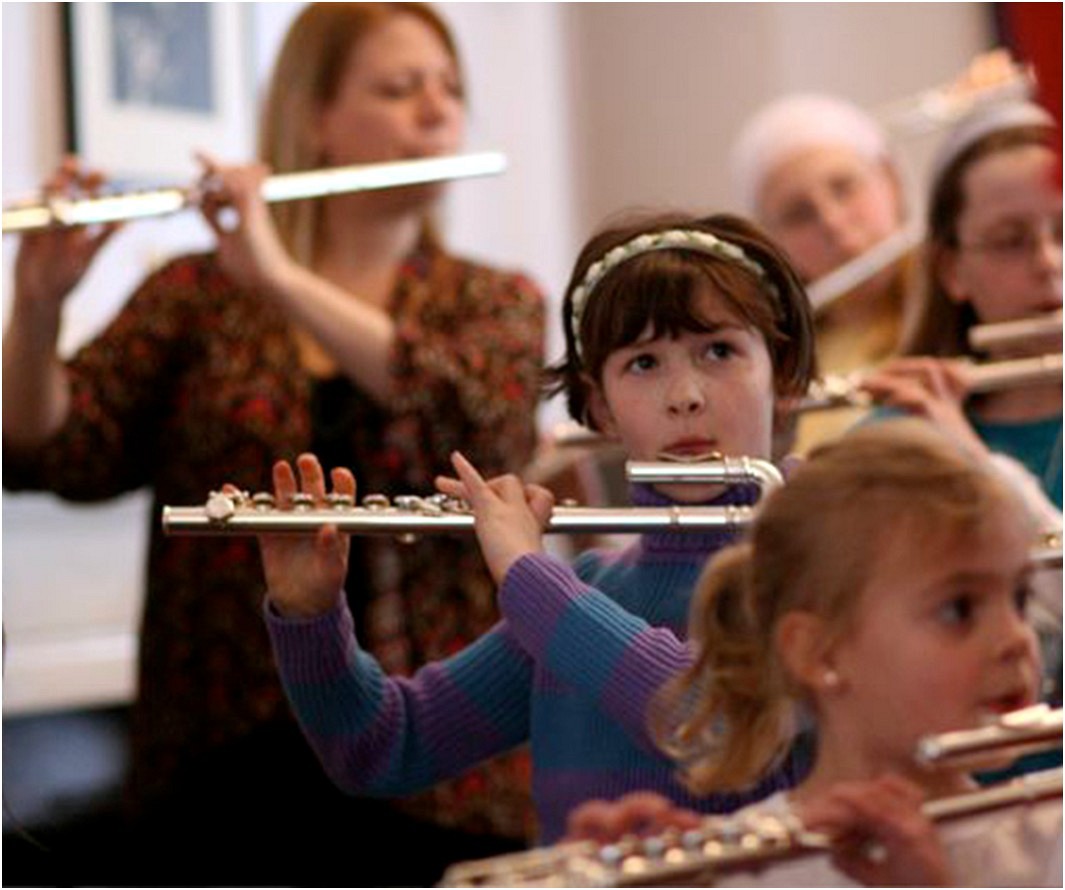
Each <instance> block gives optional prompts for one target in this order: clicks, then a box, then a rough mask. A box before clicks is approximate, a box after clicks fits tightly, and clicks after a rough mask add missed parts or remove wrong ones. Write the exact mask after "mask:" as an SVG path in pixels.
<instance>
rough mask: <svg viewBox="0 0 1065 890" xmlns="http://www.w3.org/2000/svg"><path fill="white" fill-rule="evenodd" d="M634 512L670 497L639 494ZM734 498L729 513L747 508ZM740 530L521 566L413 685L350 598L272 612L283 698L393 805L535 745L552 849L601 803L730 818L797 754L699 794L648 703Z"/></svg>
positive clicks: (348, 777) (323, 754) (321, 753)
mask: <svg viewBox="0 0 1065 890" xmlns="http://www.w3.org/2000/svg"><path fill="white" fill-rule="evenodd" d="M633 495H634V497H633V500H634V503H637V504H646V505H664V504H668V503H670V502H669V501H667V500H665V499H664V498H662V497H661V496H660V495H658V494H657V493H655V492H653V491H652V490H650V489H648V488H645V487H644V486H633ZM749 498H750V495H749V493H746V492H742V491H738V492H737V491H730V492H727V493H726V494H725V495H723V496H722V497H721V498H719V499H718V500H717V501H716V502H717V503H737V502H741V501H747V502H749ZM729 540H730V536H729V534H728V533H727V532H711V533H706V534H701V533H698V534H693V533H670V532H662V533H656V534H647V535H643V536H641V537H640V538H639V539H637V540H636V541H635V542H634V543H633V544H631V545H630V546H628V547H627V548H625V549H623V550H620V551H611V552H608V551H599V550H596V551H589V552H588V553H585V554H583V555H582V556H581V557H579V558H578V559H577V560H576V561H575V563H574V565H573V567H572V568H571V567H570V566H568V565H566V564H565V563H562V562H560V561H559V560H557V559H555V558H553V557H551V556H548V555H545V554H530V555H528V556H525V557H523V558H522V559H520V560H519V561H518V562H517V563H515V564H514V566H512V567H511V569H510V571H509V572H508V573H507V576H506V578H505V579H504V583H503V585H502V587H501V589H500V594H499V596H500V609H501V612H502V615H503V620H502V621H501V622H500V623H499V624H497V625H496V626H495V627H494V628H493V629H492V630H491V631H489V632H488V633H487V634H485V635H484V636H483V637H481V638H480V639H479V640H477V641H476V642H475V643H473V644H472V645H470V646H468V647H467V648H466V649H464V650H463V651H462V652H459V653H457V654H456V655H454V656H453V657H451V658H449V659H447V660H445V661H441V662H436V663H434V664H430V665H427V666H425V667H423V668H422V669H421V670H419V671H418V672H417V673H416V674H415V675H414V676H413V677H411V678H409V679H408V678H397V677H387V676H385V675H384V674H383V673H382V671H381V669H380V667H379V666H378V665H377V663H376V662H375V661H374V659H373V658H372V657H371V656H370V655H368V654H367V653H365V652H364V651H362V650H361V649H360V648H359V646H358V644H357V643H356V640H355V633H354V627H353V623H352V619H351V614H350V612H349V611H348V609H347V606H346V604H345V602H344V597H339V598H338V602H337V606H336V607H335V608H334V609H333V610H332V611H331V612H329V613H328V614H326V615H323V616H320V617H317V618H315V619H310V620H289V619H282V618H280V617H279V616H277V615H276V613H274V612H273V611H271V610H269V609H268V610H267V626H268V628H269V631H270V635H271V638H272V640H273V645H274V651H275V655H276V659H277V663H278V666H279V669H280V672H281V677H282V681H283V683H284V687H285V690H286V692H287V694H288V696H289V700H290V701H291V703H292V706H293V709H294V711H295V713H296V716H297V717H298V718H299V721H300V724H301V726H302V727H303V731H304V734H305V735H306V736H307V739H308V740H309V741H310V743H311V745H312V746H313V747H314V749H315V751H316V752H317V754H318V757H319V759H320V760H321V761H322V763H323V765H324V767H325V769H326V771H327V772H328V774H329V775H330V777H331V778H332V779H333V781H334V782H335V783H336V784H337V785H338V786H340V787H341V788H342V789H344V790H346V791H347V792H349V793H352V794H360V795H367V796H378V797H395V796H401V795H405V794H411V793H414V792H416V791H419V790H422V789H424V788H426V787H428V786H430V785H432V784H434V783H435V782H438V781H440V780H442V779H445V778H449V777H452V776H456V775H458V774H460V773H462V772H464V771H465V770H466V769H468V768H469V767H471V766H473V765H474V764H476V763H478V762H480V761H481V760H484V759H486V758H488V757H492V756H494V755H496V754H499V753H501V752H503V751H506V750H508V749H510V748H513V747H515V746H516V745H519V744H522V743H523V742H526V741H530V742H531V747H532V761H533V796H534V799H535V802H536V808H537V814H538V817H539V820H540V829H541V839H542V840H543V841H544V842H546V843H551V842H553V841H555V840H557V839H558V838H559V837H560V836H561V835H562V834H563V833H564V831H565V824H566V816H567V814H568V813H569V811H570V810H571V809H572V808H573V807H574V806H576V805H577V804H579V803H581V802H583V801H585V800H588V799H590V798H594V797H599V798H608V799H612V798H615V797H618V796H619V795H621V794H624V793H626V792H628V791H634V790H638V789H640V790H651V791H657V792H659V793H660V794H664V795H666V796H667V797H670V798H672V799H673V800H674V801H676V802H677V803H679V804H681V805H683V806H687V807H690V808H692V809H696V810H700V811H703V812H728V811H731V810H733V809H736V808H738V807H740V806H742V805H744V804H746V803H750V802H752V801H755V800H759V799H761V798H763V797H765V796H767V795H769V794H770V793H772V792H774V791H776V790H779V789H781V788H785V787H789V786H791V785H793V784H795V783H796V781H797V780H798V779H799V778H800V776H799V767H798V765H797V764H796V763H795V762H793V761H792V760H789V761H788V762H787V763H785V764H784V766H783V767H781V768H780V769H779V770H778V771H777V772H776V773H774V774H773V775H771V776H769V777H767V778H766V779H765V780H764V781H763V782H762V783H761V784H759V785H758V786H757V787H756V788H754V789H751V790H750V791H749V792H745V793H743V794H729V795H715V796H710V797H702V798H696V797H693V796H691V795H690V794H689V793H688V792H687V791H686V790H685V789H684V788H683V786H682V785H681V784H680V782H679V781H678V780H677V778H676V767H675V765H674V764H673V763H672V762H671V761H670V760H669V759H668V758H666V757H665V756H663V755H662V754H661V753H660V752H658V751H657V750H656V748H655V746H654V744H653V742H652V741H651V740H650V737H649V735H648V731H647V727H646V714H647V708H648V704H649V702H650V701H651V699H652V697H653V696H654V694H655V693H656V692H657V690H658V689H659V688H660V687H661V685H662V684H663V683H664V682H665V681H666V680H667V679H669V678H670V677H672V676H674V675H675V674H677V673H678V672H679V671H680V670H681V669H682V668H684V667H685V666H686V665H687V664H689V663H690V654H689V651H688V647H687V644H686V642H685V637H686V623H687V617H688V605H689V601H690V598H691V593H692V590H693V589H694V586H695V582H696V580H697V578H698V576H699V573H700V571H701V570H702V567H703V565H704V563H705V562H706V559H707V558H708V556H709V555H711V554H712V553H713V552H715V551H717V550H718V549H720V548H721V547H722V546H724V545H725V544H727V543H728V542H729Z"/></svg>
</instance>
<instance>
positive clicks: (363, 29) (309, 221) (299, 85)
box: [259, 3, 461, 265]
mask: <svg viewBox="0 0 1065 890" xmlns="http://www.w3.org/2000/svg"><path fill="white" fill-rule="evenodd" d="M398 15H408V16H413V17H415V18H417V19H418V20H420V21H421V22H423V23H424V24H426V25H428V26H429V28H431V29H432V30H433V31H434V32H435V33H436V34H437V35H438V36H439V37H440V40H441V41H442V42H443V44H444V46H445V47H446V48H447V51H448V53H449V54H450V55H451V57H452V59H453V60H454V61H455V65H456V68H457V69H458V70H459V72H460V77H461V62H460V59H459V55H458V49H457V47H456V45H455V40H454V38H453V37H452V35H451V31H450V30H449V29H448V26H447V25H446V24H445V22H444V20H443V19H441V18H440V16H439V15H437V13H436V12H434V11H433V9H432V7H430V6H429V5H428V4H425V3H312V4H310V5H309V6H307V7H306V8H305V9H304V10H303V11H302V12H301V13H300V14H299V15H298V16H297V17H296V19H295V21H293V23H292V25H291V27H290V28H289V31H288V34H287V35H286V37H285V41H284V43H283V44H282V46H281V51H280V53H279V54H278V57H277V62H276V63H275V65H274V70H273V74H272V76H271V78H270V84H269V87H268V88H267V93H266V98H265V101H264V103H263V107H262V113H261V117H260V124H259V158H260V160H262V161H264V162H265V163H267V164H269V165H270V167H271V168H272V169H273V171H274V172H275V173H287V172H292V171H297V170H311V169H315V168H317V167H321V166H322V157H321V154H320V150H319V148H318V145H317V140H316V138H315V133H316V130H317V126H318V116H319V114H320V113H321V111H322V110H323V109H324V108H326V107H327V106H328V105H329V104H330V103H331V102H332V101H333V100H334V99H335V98H336V96H337V93H338V91H339V88H340V84H341V82H342V80H343V77H344V75H345V73H346V72H347V69H348V64H349V62H350V59H351V56H352V53H354V52H356V51H357V48H358V44H359V41H360V40H362V39H363V38H364V37H365V36H366V35H367V34H369V33H371V32H372V31H374V30H376V29H377V28H379V27H381V26H382V25H383V24H385V23H386V22H387V21H389V20H391V19H392V18H394V17H395V16H398ZM321 208H322V202H321V201H287V202H283V203H278V204H272V205H271V207H270V211H271V213H272V214H273V216H274V220H275V222H276V224H277V228H278V233H279V234H280V236H281V241H282V243H283V244H284V245H285V247H286V249H287V250H288V251H289V253H290V254H291V255H292V257H293V258H294V259H296V260H297V261H299V262H301V263H303V264H305V265H306V264H310V263H311V262H312V261H313V259H314V247H315V244H316V243H317V240H318V235H319V231H318V228H319V226H320V224H321V223H320V220H321ZM426 233H427V234H430V235H431V227H430V226H429V225H428V221H427V226H426Z"/></svg>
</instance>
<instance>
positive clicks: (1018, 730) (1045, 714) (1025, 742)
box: [917, 704, 1062, 769]
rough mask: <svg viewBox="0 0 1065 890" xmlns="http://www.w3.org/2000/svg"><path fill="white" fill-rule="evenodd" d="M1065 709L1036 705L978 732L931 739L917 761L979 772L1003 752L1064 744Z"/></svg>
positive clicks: (919, 751) (922, 746) (921, 747)
mask: <svg viewBox="0 0 1065 890" xmlns="http://www.w3.org/2000/svg"><path fill="white" fill-rule="evenodd" d="M1061 728H1062V724H1061V708H1057V709H1054V708H1050V707H1049V706H1047V705H1045V704H1040V705H1034V706H1033V707H1030V708H1022V709H1021V710H1019V711H1013V712H1012V713H1009V714H1004V715H1003V716H1002V717H1000V718H999V719H998V720H996V721H994V722H993V723H990V724H988V725H987V726H981V727H979V728H977V729H965V730H960V731H957V732H946V733H942V734H940V735H934V736H928V737H927V738H924V739H922V740H921V741H920V742H919V743H918V746H917V761H918V762H919V763H922V764H925V765H928V766H943V765H948V766H956V765H958V764H964V765H965V766H966V767H967V768H970V769H978V768H980V767H981V765H982V764H981V761H982V759H983V758H985V757H990V758H991V759H992V760H994V759H995V758H996V757H997V756H999V755H1000V754H1001V752H1002V751H1004V750H1005V751H1007V752H1008V753H1010V754H1011V755H1016V754H1017V753H1018V752H1022V753H1023V752H1024V751H1026V750H1028V749H1031V750H1042V749H1044V748H1046V747H1048V746H1052V745H1055V744H1056V745H1060V744H1061Z"/></svg>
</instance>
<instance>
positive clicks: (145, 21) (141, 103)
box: [65, 3, 255, 183]
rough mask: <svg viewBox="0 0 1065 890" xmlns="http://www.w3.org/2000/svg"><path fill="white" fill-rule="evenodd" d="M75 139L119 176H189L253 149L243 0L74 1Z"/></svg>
mask: <svg viewBox="0 0 1065 890" xmlns="http://www.w3.org/2000/svg"><path fill="white" fill-rule="evenodd" d="M65 7H66V17H65V26H66V46H67V53H66V63H67V86H68V92H67V95H68V108H67V112H68V113H67V119H68V129H67V132H68V134H69V140H68V141H69V143H70V144H69V148H70V150H71V151H74V152H76V153H77V154H79V155H80V156H81V157H83V158H84V159H85V160H86V161H87V162H88V163H89V164H90V165H92V166H94V167H98V168H100V169H101V170H103V171H104V172H105V173H107V174H108V175H109V176H110V177H112V178H113V179H118V180H126V181H131V182H135V183H163V182H172V183H188V182H189V181H190V180H192V179H195V178H196V176H197V175H198V171H199V168H198V166H197V164H196V163H195V160H194V159H193V152H194V151H195V150H197V149H202V150H204V151H207V152H210V153H211V154H213V155H215V156H217V157H219V158H221V159H223V160H227V161H241V160H247V159H248V158H249V157H250V152H251V131H252V122H253V119H254V112H253V109H254V105H255V100H254V91H253V89H252V86H251V78H250V77H249V76H248V67H247V58H248V53H247V47H246V29H245V28H244V26H243V15H244V13H243V11H242V10H241V8H240V7H241V4H239V3H67V4H65Z"/></svg>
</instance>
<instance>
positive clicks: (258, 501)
mask: <svg viewBox="0 0 1065 890" xmlns="http://www.w3.org/2000/svg"><path fill="white" fill-rule="evenodd" d="M251 505H252V506H253V507H254V508H255V509H256V510H259V511H260V512H263V513H265V512H266V511H268V510H273V509H274V507H275V506H276V505H277V500H276V499H275V498H274V496H273V495H272V494H270V492H268V491H258V492H256V493H255V494H253V495H252V496H251Z"/></svg>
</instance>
